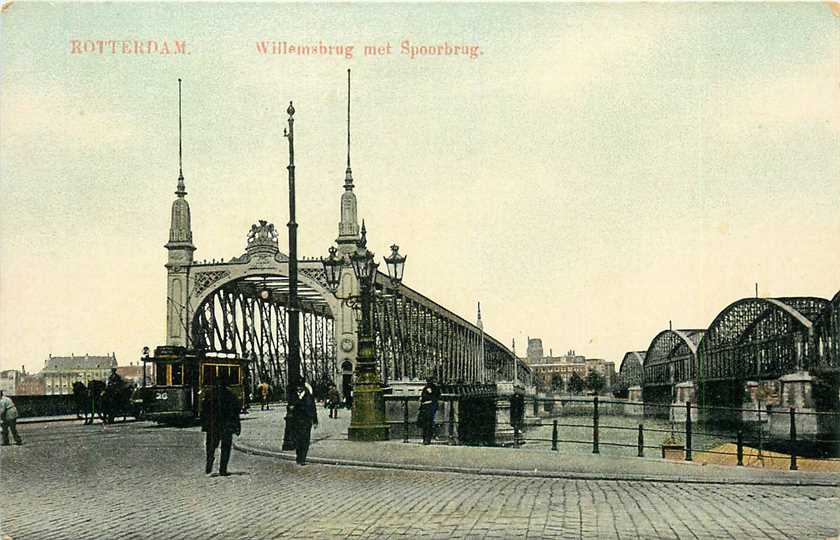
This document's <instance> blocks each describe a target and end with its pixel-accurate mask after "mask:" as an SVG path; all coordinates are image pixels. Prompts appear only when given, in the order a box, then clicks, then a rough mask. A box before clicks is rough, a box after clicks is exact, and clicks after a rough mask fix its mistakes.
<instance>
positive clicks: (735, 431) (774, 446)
mask: <svg viewBox="0 0 840 540" xmlns="http://www.w3.org/2000/svg"><path fill="white" fill-rule="evenodd" d="M388 401H389V415H388V418H389V424H390V426H391V437H392V438H394V439H397V438H402V440H403V442H409V441H410V440H412V439H415V438H417V437H419V431H418V428H417V427H416V425H415V422H414V420H415V418H416V411H417V405H416V401H417V399H416V398H411V397H393V398H389V400H388ZM489 401H490V402H493V408H494V409H495V408H496V407H495V401H498V399H496V400H493V399H491V400H489ZM520 407H521V405H520ZM461 409H463V406H462V405H460V404H459V400H458V397H457V396H454V395H453V396H444V398H443V399H442V400H441V404H440V406H439V409H438V416H437V420H436V424H437V436H436V438H437V440H438V441H441V440H444V441H446V442H447V443H448V444H460V443H461V442H462V441H463V440H465V437H463V435H464V433H465V432H469V429H470V428H469V426H465V425H464V424H465V422H469V421H470V419H469V418H467V419H466V420H464V422H462V421H461V419H460V418H459V416H462V415H461V414H459V413H461V412H462V411H461ZM659 409H661V410H659ZM511 410H512V411H513V414H508V415H507V420H502V421H499V420H498V419H499V418H500V417H501V418H504V416H505V415H499V414H495V411H494V415H493V417H494V418H493V420H496V424H495V425H494V426H493V427H492V429H493V432H494V440H493V441H492V442H491V441H490V440H489V439H488V440H487V442H488V444H496V445H500V444H499V440H501V441H504V442H503V443H502V444H503V445H505V446H510V447H512V448H520V447H523V446H524V447H534V448H535V449H540V448H541V447H545V449H546V450H548V449H549V448H550V450H551V451H558V450H560V448H561V446H563V445H576V446H583V447H585V448H587V449H588V448H591V452H592V453H593V454H600V453H601V450H602V447H612V448H616V449H621V448H624V449H628V450H629V449H632V453H633V454H635V455H636V456H638V457H646V456H647V457H650V456H651V455H653V454H652V453H655V455H658V456H660V457H662V458H668V459H680V460H685V461H693V460H694V459H695V457H696V456H697V455H698V454H702V455H720V456H731V457H733V458H735V461H736V463H737V465H739V466H743V465H744V457H745V448H754V449H757V450H758V456H759V459H761V460H763V459H765V458H764V457H763V456H765V454H766V455H767V456H769V455H770V453H773V452H780V453H783V454H784V458H780V457H779V456H778V455H777V456H776V457H766V459H774V460H778V459H785V460H786V461H787V467H788V468H789V469H791V470H797V469H798V468H799V466H798V461H799V459H800V458H802V457H808V458H809V459H817V460H820V461H825V462H838V470H840V411H829V412H817V411H802V410H797V409H795V408H786V409H784V410H782V409H780V408H778V407H776V408H772V409H771V408H770V407H767V409H766V412H765V411H764V410H762V409H758V410H757V409H756V408H755V407H753V408H740V407H717V406H702V407H701V406H698V405H697V404H695V403H691V402H686V403H684V404H678V405H677V404H651V403H647V404H642V403H636V402H630V401H627V400H618V399H601V398H600V397H598V396H594V397H591V398H580V397H577V398H575V397H569V398H530V399H529V400H528V402H527V403H525V404H524V408H522V409H520V410H519V411H517V410H516V407H512V408H511ZM517 413H519V414H517ZM546 415H548V417H547V418H546ZM538 416H542V417H543V418H541V423H540V424H539V425H538V426H534V425H528V420H529V418H528V417H530V419H532V420H533V419H534V418H535V417H538ZM552 417H554V418H552ZM663 417H666V418H669V419H670V420H668V421H667V422H666V421H664V420H662V418H663ZM721 418H726V419H727V420H726V421H725V422H721V421H720V420H719V419H721ZM733 418H740V419H742V420H741V421H739V422H737V423H733V422H732V419H733ZM617 419H620V420H621V421H617ZM630 419H635V420H638V421H634V422H633V425H621V424H622V423H624V424H627V422H628V421H629V420H630ZM546 420H548V421H550V424H545V423H542V422H544V421H546ZM572 420H576V421H572ZM581 420H585V423H582V422H581ZM668 424H670V425H668ZM549 426H550V428H551V432H550V435H548V434H547V430H546V429H545V428H548V427H549ZM803 428H804V429H803ZM803 431H804V432H805V433H804V436H803ZM582 432H583V433H582ZM616 434H619V435H616ZM663 438H664V440H662V439H663ZM698 438H700V439H701V441H700V444H698ZM654 441H660V442H659V444H655V443H654ZM729 443H731V444H729ZM549 445H550V446H549ZM587 451H588V450H587Z"/></svg>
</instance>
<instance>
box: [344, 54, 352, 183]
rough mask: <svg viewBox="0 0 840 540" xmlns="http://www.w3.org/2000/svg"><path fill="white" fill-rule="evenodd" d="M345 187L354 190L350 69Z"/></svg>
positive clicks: (348, 73)
mask: <svg viewBox="0 0 840 540" xmlns="http://www.w3.org/2000/svg"><path fill="white" fill-rule="evenodd" d="M344 189H346V190H347V191H353V170H352V169H351V168H350V70H349V69H348V70H347V170H346V171H345V172H344Z"/></svg>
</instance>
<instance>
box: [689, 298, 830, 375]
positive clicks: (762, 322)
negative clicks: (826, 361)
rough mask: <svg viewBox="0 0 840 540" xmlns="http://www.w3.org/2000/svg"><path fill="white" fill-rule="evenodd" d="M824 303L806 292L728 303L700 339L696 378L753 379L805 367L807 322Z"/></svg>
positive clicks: (810, 346)
mask: <svg viewBox="0 0 840 540" xmlns="http://www.w3.org/2000/svg"><path fill="white" fill-rule="evenodd" d="M828 305H829V302H828V300H824V299H822V298H810V297H801V298H776V299H772V298H771V299H766V298H747V299H743V300H739V301H737V302H735V303H733V304H732V305H730V306H729V307H727V308H726V309H724V310H723V311H722V312H721V313H720V314H719V315H718V316H717V318H715V320H714V321H713V322H712V324H711V326H710V327H709V330H708V331H707V333H706V335H705V336H704V338H703V341H702V343H701V345H700V350H699V351H698V358H697V362H696V370H697V371H696V378H697V379H698V380H700V381H718V380H741V381H746V380H755V381H759V380H768V379H776V378H778V377H780V376H782V375H785V374H788V373H793V372H795V371H798V370H808V369H810V368H811V367H812V366H811V364H812V363H813V361H814V358H815V356H816V355H814V354H813V353H814V351H815V350H816V347H815V342H814V332H813V330H812V328H813V325H812V321H814V320H815V319H817V318H818V316H819V315H820V314H821V313H822V312H823V311H824V310H826V308H827V307H828Z"/></svg>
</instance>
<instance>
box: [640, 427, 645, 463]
mask: <svg viewBox="0 0 840 540" xmlns="http://www.w3.org/2000/svg"><path fill="white" fill-rule="evenodd" d="M639 457H645V428H644V426H643V425H642V424H639Z"/></svg>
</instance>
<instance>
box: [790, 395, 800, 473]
mask: <svg viewBox="0 0 840 540" xmlns="http://www.w3.org/2000/svg"><path fill="white" fill-rule="evenodd" d="M797 469H799V467H797V466H796V409H794V408H793V407H791V408H790V470H792V471H795V470H797Z"/></svg>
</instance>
